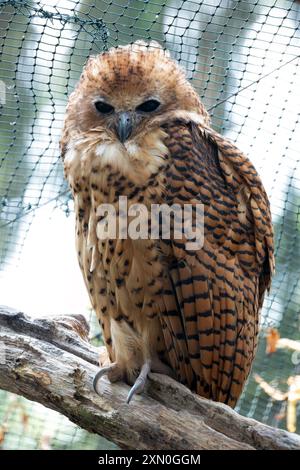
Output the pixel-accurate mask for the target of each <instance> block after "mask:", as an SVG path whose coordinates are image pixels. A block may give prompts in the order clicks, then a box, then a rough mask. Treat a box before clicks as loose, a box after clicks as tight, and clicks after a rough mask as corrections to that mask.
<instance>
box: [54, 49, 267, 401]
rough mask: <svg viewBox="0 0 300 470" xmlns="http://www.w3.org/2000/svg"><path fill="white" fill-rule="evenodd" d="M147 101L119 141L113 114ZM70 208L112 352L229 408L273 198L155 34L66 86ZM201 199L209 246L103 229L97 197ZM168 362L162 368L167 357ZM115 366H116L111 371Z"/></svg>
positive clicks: (261, 284)
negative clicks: (152, 106) (104, 234)
mask: <svg viewBox="0 0 300 470" xmlns="http://www.w3.org/2000/svg"><path fill="white" fill-rule="evenodd" d="M99 97H102V98H103V97H104V98H105V99H106V100H107V101H108V102H109V103H110V104H111V105H112V106H113V107H114V109H115V112H116V113H117V112H121V111H124V110H125V111H128V110H129V111H130V112H133V111H134V110H135V109H136V107H137V106H138V105H139V104H140V103H141V102H143V100H145V99H149V98H151V97H155V98H156V99H158V100H159V101H160V103H161V104H160V107H159V109H158V111H157V112H155V113H152V114H151V115H150V114H149V115H147V116H143V117H139V120H138V121H136V127H135V128H134V129H133V131H132V135H131V136H130V138H129V139H128V140H127V141H126V142H124V144H122V143H121V142H120V141H119V140H118V139H117V137H116V134H115V132H114V129H113V125H112V123H113V119H114V117H113V115H111V116H106V117H104V116H101V115H99V113H98V114H97V112H96V110H95V106H94V103H95V100H96V99H98V98H99ZM61 151H62V154H63V157H64V168H65V174H66V177H67V179H68V181H69V184H70V187H71V190H72V193H73V197H74V202H75V212H76V246H77V252H78V259H79V263H80V267H81V270H82V273H83V277H84V280H85V283H86V287H87V289H88V291H89V294H90V299H91V302H92V305H93V307H94V309H95V311H96V313H97V316H98V318H99V321H100V324H101V327H102V330H103V336H104V340H105V343H106V346H107V349H108V352H109V357H110V360H111V361H116V362H117V363H118V366H119V370H120V371H121V374H120V377H124V378H125V379H126V380H127V381H128V382H133V381H134V379H135V377H136V376H137V374H138V372H139V370H140V368H141V366H142V364H143V363H144V361H145V360H148V359H150V360H151V363H152V369H153V370H158V371H161V372H167V373H170V374H173V375H174V376H175V377H176V378H177V380H180V381H181V382H182V383H184V384H186V385H187V386H188V387H189V388H191V389H192V390H194V391H196V392H197V393H198V394H200V395H202V396H205V397H208V398H212V399H214V400H219V401H223V402H225V403H228V404H229V405H231V406H234V405H235V403H236V401H237V399H238V397H239V396H240V393H241V391H242V388H243V385H244V383H245V380H246V378H247V376H248V374H249V370H250V368H251V364H252V360H253V357H254V354H255V350H256V346H257V333H258V324H259V311H260V308H261V306H262V302H263V296H264V292H265V290H266V289H267V288H269V287H270V281H271V275H272V273H273V270H274V255H273V233H272V224H271V217H270V208H269V202H268V198H267V196H266V193H265V191H264V188H263V186H262V183H261V181H260V178H259V176H258V175H257V172H256V171H255V169H254V167H253V166H252V164H251V163H250V162H249V160H248V159H247V158H246V157H245V156H244V155H243V154H242V153H241V152H240V151H239V150H238V149H237V148H236V147H235V146H234V145H233V144H231V143H230V142H229V141H228V140H226V139H225V138H224V137H222V136H221V135H219V134H217V133H216V132H215V131H214V130H213V129H211V128H210V127H209V119H208V114H207V112H206V111H205V109H204V107H203V105H202V104H201V102H200V99H199V97H198V96H197V94H196V92H195V91H194V90H193V88H192V87H191V85H190V84H189V83H188V82H187V80H186V79H185V77H184V74H183V71H182V70H181V69H180V68H179V66H178V65H177V64H176V63H175V62H174V61H172V60H171V59H170V57H169V55H168V54H167V53H165V52H164V51H163V49H161V48H160V47H159V46H158V45H157V44H156V43H151V45H150V46H147V45H145V44H144V43H141V42H140V43H136V44H134V45H132V46H126V47H121V48H118V49H112V50H111V51H109V52H107V53H103V54H101V55H99V56H97V57H94V58H91V59H89V61H88V63H87V65H86V67H85V69H84V71H83V74H82V77H81V79H80V81H79V84H78V86H77V87H76V89H75V91H74V92H73V93H72V94H71V96H70V99H69V104H68V107H67V112H66V119H65V126H64V130H63V135H62V139H61ZM119 196H127V198H128V204H129V206H130V205H132V204H134V203H136V202H142V203H143V204H145V206H146V207H147V208H149V209H150V207H151V204H153V203H167V204H173V203H178V204H180V205H181V206H182V205H183V204H185V203H191V204H196V203H202V204H203V205H204V209H205V214H204V215H205V217H204V246H203V248H201V249H198V250H196V251H194V252H188V251H187V250H186V247H185V244H184V243H183V242H182V241H181V242H180V241H178V240H176V239H171V240H161V239H159V240H132V239H127V240H121V239H110V240H101V239H100V237H99V233H98V231H97V230H98V229H97V226H98V224H99V223H101V217H99V215H98V214H97V208H98V206H99V205H100V204H101V203H110V204H112V205H113V206H114V207H115V209H116V211H117V212H118V210H119V206H118V198H119ZM167 366H169V369H168V367H167ZM120 377H119V378H120Z"/></svg>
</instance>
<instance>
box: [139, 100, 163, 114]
mask: <svg viewBox="0 0 300 470" xmlns="http://www.w3.org/2000/svg"><path fill="white" fill-rule="evenodd" d="M159 105H160V102H159V101H157V100H148V101H145V102H144V103H142V104H140V105H139V106H138V107H137V108H136V110H137V111H142V112H143V113H151V112H152V111H155V110H156V109H157V108H158V107H159Z"/></svg>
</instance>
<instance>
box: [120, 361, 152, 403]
mask: <svg viewBox="0 0 300 470" xmlns="http://www.w3.org/2000/svg"><path fill="white" fill-rule="evenodd" d="M150 370H151V366H150V361H147V362H145V364H144V365H143V366H142V369H141V372H140V374H139V376H138V378H137V379H136V381H135V383H134V384H133V386H132V387H131V389H130V391H129V393H128V395H127V400H126V403H130V401H131V399H132V397H133V396H134V395H135V394H136V393H137V394H140V393H142V392H143V390H144V388H145V385H146V381H147V377H148V374H149V372H150Z"/></svg>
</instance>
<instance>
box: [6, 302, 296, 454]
mask: <svg viewBox="0 0 300 470" xmlns="http://www.w3.org/2000/svg"><path fill="white" fill-rule="evenodd" d="M87 336H88V326H87V323H86V321H85V319H84V317H81V316H70V317H59V318H56V319H49V318H39V319H32V318H29V317H27V316H25V315H24V314H23V313H21V312H17V311H15V310H12V309H10V308H7V307H0V388H2V389H4V390H7V391H9V392H13V393H17V394H19V395H22V396H24V397H26V398H28V399H29V400H33V401H36V402H39V403H42V404H43V405H45V406H47V407H48V408H52V409H54V410H56V411H58V412H60V413H62V414H63V415H65V416H67V417H68V418H69V419H70V420H71V421H73V422H74V423H76V424H78V425H79V426H81V427H82V428H84V429H87V430H88V431H91V432H94V433H97V434H99V435H102V436H104V437H106V438H107V439H110V440H111V441H113V442H115V443H116V444H118V445H119V446H120V447H121V448H126V449H151V450H154V449H168V450H169V449H175V450H180V449H197V450H201V449H300V437H299V436H297V435H295V434H291V433H288V432H286V431H282V430H278V429H275V428H271V427H269V426H266V425H264V424H261V423H259V422H257V421H255V420H253V419H248V418H244V417H242V416H240V415H238V414H237V413H236V412H235V411H233V410H232V409H231V408H229V407H228V406H226V405H223V404H220V403H215V402H211V401H209V400H206V399H204V398H201V397H198V396H197V395H195V394H193V393H191V392H190V391H189V390H188V389H187V388H186V387H184V386H183V385H181V384H179V383H177V382H175V381H174V380H172V379H171V378H169V377H165V376H162V375H158V374H151V375H150V378H149V384H148V388H147V391H146V393H145V394H144V395H143V396H137V397H135V398H134V399H133V401H132V402H131V403H130V404H129V405H127V404H126V396H127V393H128V386H127V385H126V384H124V383H117V384H110V383H109V381H108V380H106V379H105V378H103V379H101V381H100V382H101V384H100V385H99V388H100V393H101V396H98V395H96V394H95V392H94V391H93V389H92V379H93V376H94V374H95V373H96V371H97V358H98V352H97V349H96V348H94V347H93V346H92V345H90V344H89V343H88V340H87Z"/></svg>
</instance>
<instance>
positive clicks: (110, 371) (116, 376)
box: [93, 362, 123, 395]
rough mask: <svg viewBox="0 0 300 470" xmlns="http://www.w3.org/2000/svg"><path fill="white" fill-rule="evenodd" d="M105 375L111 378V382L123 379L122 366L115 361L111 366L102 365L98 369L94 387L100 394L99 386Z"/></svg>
mask: <svg viewBox="0 0 300 470" xmlns="http://www.w3.org/2000/svg"><path fill="white" fill-rule="evenodd" d="M104 375H107V378H108V379H109V381H110V382H117V381H118V380H122V379H123V372H122V371H121V368H120V367H119V366H118V364H117V363H116V362H113V363H112V364H110V365H109V366H104V367H102V368H101V369H100V370H98V372H97V374H96V375H95V377H94V380H93V388H94V390H95V392H96V393H97V394H98V395H99V392H98V388H97V386H98V383H99V380H100V379H101V377H103V376H104Z"/></svg>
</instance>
